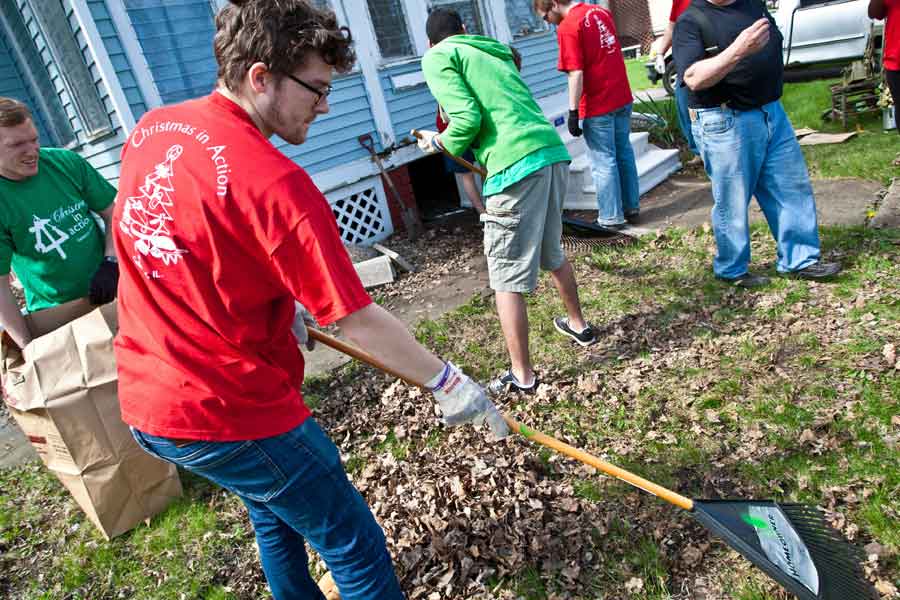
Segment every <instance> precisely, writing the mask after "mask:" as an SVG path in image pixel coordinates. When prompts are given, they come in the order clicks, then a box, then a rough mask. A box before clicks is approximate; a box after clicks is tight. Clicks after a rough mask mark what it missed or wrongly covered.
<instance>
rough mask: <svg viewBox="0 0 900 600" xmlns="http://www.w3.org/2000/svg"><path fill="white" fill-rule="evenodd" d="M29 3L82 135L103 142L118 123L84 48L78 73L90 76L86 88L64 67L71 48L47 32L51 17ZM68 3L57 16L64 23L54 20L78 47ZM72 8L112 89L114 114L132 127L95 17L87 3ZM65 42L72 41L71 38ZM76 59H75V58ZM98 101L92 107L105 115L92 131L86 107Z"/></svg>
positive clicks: (34, 1) (90, 49) (102, 74)
mask: <svg viewBox="0 0 900 600" xmlns="http://www.w3.org/2000/svg"><path fill="white" fill-rule="evenodd" d="M27 6H28V7H29V9H30V10H31V12H32V14H33V15H34V24H35V26H36V27H37V28H38V29H40V31H41V34H42V35H43V38H44V43H45V44H46V46H47V51H48V52H49V53H50V56H51V57H53V62H54V63H55V64H56V66H57V70H58V71H59V76H60V80H61V82H62V85H63V87H64V88H65V90H66V92H67V93H68V94H69V98H70V99H71V101H72V108H73V109H74V110H75V113H76V114H77V115H78V118H79V120H80V121H81V134H82V135H83V136H84V139H85V140H86V141H87V142H90V143H94V142H97V141H100V140H102V139H104V138H106V137H109V136H110V135H113V134H114V133H115V130H116V128H115V124H114V123H113V122H112V119H111V118H110V116H109V113H108V112H107V110H106V106H105V105H104V103H103V98H102V97H101V96H100V91H99V90H98V89H97V86H96V84H95V82H94V80H93V76H92V75H91V71H90V67H89V66H88V65H87V64H85V63H84V55H83V54H82V52H81V48H78V56H77V58H78V60H80V61H81V62H80V63H79V66H78V69H80V68H81V65H82V64H83V66H84V71H83V72H81V73H79V75H83V76H86V77H88V78H89V79H90V85H89V86H88V89H87V90H82V89H81V86H79V85H77V84H78V83H80V82H77V81H73V80H72V79H71V78H72V76H73V75H75V74H74V73H69V72H67V71H66V70H65V69H64V68H63V64H64V63H63V58H64V57H65V56H69V54H68V53H67V52H66V50H68V48H60V47H58V46H57V41H59V40H57V38H55V37H54V36H53V35H51V33H50V32H49V31H47V28H46V26H45V25H46V24H47V20H48V19H50V18H51V17H50V15H46V14H44V13H43V12H41V11H40V10H39V6H38V2H37V1H36V0H28V3H27ZM66 6H67V3H66V4H61V5H60V6H59V8H60V10H62V15H63V16H60V15H56V16H57V17H59V19H63V20H64V21H65V22H64V23H59V22H58V20H57V19H53V23H54V25H56V26H59V27H62V28H63V29H64V32H65V33H68V34H69V35H71V37H72V39H71V42H73V44H74V46H75V47H77V46H78V40H77V38H76V37H75V32H74V31H72V28H71V26H70V24H69V20H68V18H65V13H66ZM71 6H72V10H73V11H74V14H75V17H76V20H77V21H78V25H79V26H80V27H81V29H82V31H83V32H84V36H85V39H86V40H87V44H88V50H89V52H90V54H91V56H92V57H93V58H94V62H95V64H96V67H97V69H98V71H99V73H100V78H101V81H102V82H103V85H104V86H105V87H106V89H107V90H108V91H109V94H110V100H111V101H112V104H113V109H114V111H115V113H116V114H117V115H118V116H119V119H120V121H121V123H122V126H123V128H125V129H126V130H128V129H129V128H130V127H133V126H134V116H133V115H132V114H131V107H130V106H129V105H128V102H127V100H126V99H125V94H124V92H123V90H122V87H121V85H118V80H117V79H116V77H115V71H114V70H113V69H112V63H111V62H110V60H109V56H108V55H107V54H106V49H105V48H104V47H103V44H102V40H100V37H99V34H98V32H97V29H96V26H95V25H94V20H93V18H91V17H90V15H86V14H85V12H86V11H88V8H87V5H86V4H84V3H79V2H77V1H76V2H74V3H73V4H72V5H71ZM66 41H69V40H68V38H67V39H66ZM73 60H75V59H74V58H73ZM85 103H88V104H95V106H93V108H95V109H96V108H99V109H100V110H101V111H102V115H103V119H102V120H103V123H99V122H98V123H97V124H96V127H95V129H93V130H89V128H88V127H89V125H90V123H89V117H88V114H87V112H86V111H87V110H88V109H89V108H91V107H90V106H88V104H85Z"/></svg>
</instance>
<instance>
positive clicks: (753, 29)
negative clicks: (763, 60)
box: [731, 17, 771, 59]
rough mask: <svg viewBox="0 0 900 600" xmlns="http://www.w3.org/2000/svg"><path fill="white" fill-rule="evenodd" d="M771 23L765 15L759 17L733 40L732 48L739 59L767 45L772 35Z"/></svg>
mask: <svg viewBox="0 0 900 600" xmlns="http://www.w3.org/2000/svg"><path fill="white" fill-rule="evenodd" d="M769 25H770V24H769V20H768V19H766V18H765V17H763V18H762V19H758V20H757V21H756V22H755V23H753V25H751V26H750V27H748V28H747V29H745V30H743V31H742V32H741V33H740V34H739V35H738V36H737V38H735V40H734V41H733V42H731V48H732V49H733V50H734V52H735V54H736V55H737V56H738V58H739V59H740V58H745V57H747V56H751V55H753V54H756V53H757V52H759V51H760V50H762V49H763V48H765V47H766V44H768V43H769V36H770V35H771V34H770V32H769Z"/></svg>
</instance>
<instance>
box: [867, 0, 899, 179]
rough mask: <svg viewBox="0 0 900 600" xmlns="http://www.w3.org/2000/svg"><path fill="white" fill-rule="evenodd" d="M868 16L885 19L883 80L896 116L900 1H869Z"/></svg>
mask: <svg viewBox="0 0 900 600" xmlns="http://www.w3.org/2000/svg"><path fill="white" fill-rule="evenodd" d="M869 16H870V17H871V18H873V19H887V23H885V26H884V78H885V79H886V80H887V84H888V88H889V89H890V90H891V99H892V100H893V101H894V107H895V110H894V114H895V115H896V114H897V111H896V107H897V106H898V105H900V0H869ZM897 133H900V127H897ZM898 158H900V156H898ZM894 162H895V163H896V162H897V161H894Z"/></svg>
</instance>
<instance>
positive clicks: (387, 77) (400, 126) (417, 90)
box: [379, 60, 437, 140]
mask: <svg viewBox="0 0 900 600" xmlns="http://www.w3.org/2000/svg"><path fill="white" fill-rule="evenodd" d="M421 70H422V65H421V61H419V60H415V61H411V62H408V63H403V64H400V65H394V66H390V67H386V68H385V69H382V70H381V71H380V73H379V78H380V79H381V89H382V90H384V99H385V101H386V102H387V106H388V112H389V113H390V115H391V127H393V129H394V136H395V137H396V139H397V140H402V139H403V138H404V137H409V132H410V130H411V129H434V118H435V113H436V112H437V102H435V100H434V97H433V96H432V95H431V92H430V91H428V86H427V85H425V84H424V83H422V84H421V85H417V86H415V87H412V88H407V89H403V90H398V89H395V88H394V84H393V83H391V77H393V76H396V75H403V74H405V73H414V72H416V71H421Z"/></svg>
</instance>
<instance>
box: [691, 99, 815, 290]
mask: <svg viewBox="0 0 900 600" xmlns="http://www.w3.org/2000/svg"><path fill="white" fill-rule="evenodd" d="M693 110H694V111H695V112H696V119H695V120H694V122H693V123H692V127H693V133H694V139H695V140H696V141H697V146H698V147H699V148H700V155H701V156H702V157H703V163H704V166H705V167H706V173H707V175H709V178H710V180H712V192H713V199H714V200H715V204H714V205H713V210H712V222H713V232H714V233H715V236H716V248H717V252H716V258H715V260H714V261H713V271H714V272H715V274H716V275H717V276H719V277H724V278H727V279H731V278H734V277H739V276H741V275H743V274H744V273H746V272H747V269H748V267H749V266H750V227H749V223H748V218H747V213H748V209H749V206H750V198H751V197H753V196H756V201H757V202H758V203H759V206H760V208H761V209H762V211H763V214H764V215H765V217H766V221H767V222H768V224H769V229H770V230H771V231H772V234H773V235H774V236H775V242H776V243H777V244H778V261H777V263H776V267H777V269H778V271H779V272H781V273H786V272H790V271H798V270H800V269H803V268H805V267H808V266H809V265H811V264H813V263H814V262H816V261H818V260H819V256H820V253H819V229H818V224H817V222H816V201H815V199H814V198H813V190H812V185H811V184H810V182H809V173H808V172H807V170H806V161H805V160H804V158H803V152H802V151H801V150H800V144H798V143H797V137H796V136H795V135H794V128H793V127H791V123H790V121H788V117H787V115H786V114H785V112H784V108H783V107H782V106H781V102H780V101H778V100H776V101H775V102H770V103H769V104H766V105H764V106H762V107H761V108H758V109H754V110H732V109H730V108H721V107H717V108H702V109H693Z"/></svg>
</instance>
